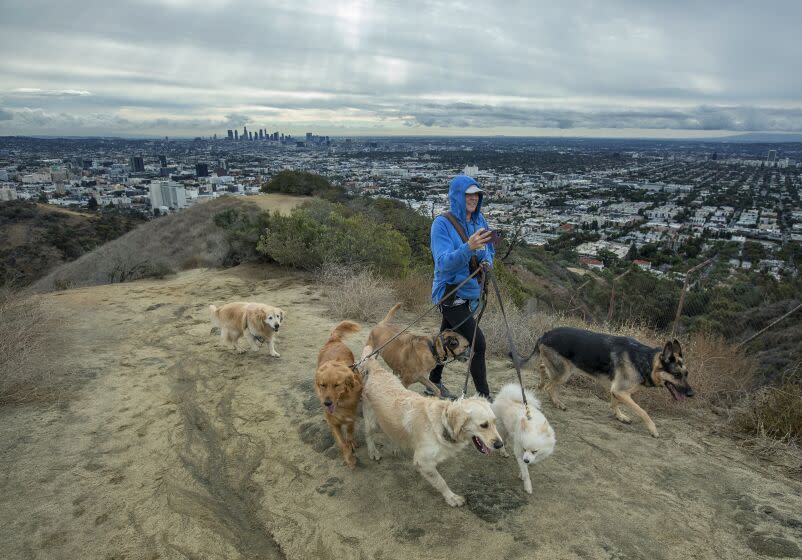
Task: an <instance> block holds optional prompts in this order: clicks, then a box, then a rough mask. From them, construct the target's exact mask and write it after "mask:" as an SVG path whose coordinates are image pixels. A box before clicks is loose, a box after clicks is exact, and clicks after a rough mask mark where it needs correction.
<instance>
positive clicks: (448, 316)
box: [429, 302, 490, 397]
mask: <svg viewBox="0 0 802 560" xmlns="http://www.w3.org/2000/svg"><path fill="white" fill-rule="evenodd" d="M440 310H441V311H442V313H443V321H442V322H441V323H440V330H441V331H443V330H445V329H450V328H452V325H459V324H460V323H462V324H461V325H460V326H459V327H458V328H457V329H455V330H456V331H457V332H458V333H460V334H461V335H462V336H464V337H465V338H467V339H468V342H469V343H470V342H471V339H472V338H473V329H474V327H475V326H476V320H475V319H474V318H473V317H470V318H469V319H468V320H465V318H466V317H468V316H469V315H470V314H471V311H470V308H469V306H468V303H467V302H466V303H463V304H462V305H455V306H445V305H443V306H440ZM463 321H465V322H464V323H463ZM471 377H472V378H473V386H474V387H476V392H477V393H479V394H480V395H482V396H485V397H490V388H489V387H488V386H487V369H486V367H485V335H484V334H482V329H477V330H476V341H475V342H474V346H473V360H472V361H471ZM442 378H443V366H442V365H440V366H436V367H435V368H434V369H433V370H432V371H431V373H430V374H429V380H430V381H431V382H432V383H435V384H437V383H440V381H441V380H442Z"/></svg>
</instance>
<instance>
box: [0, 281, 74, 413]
mask: <svg viewBox="0 0 802 560" xmlns="http://www.w3.org/2000/svg"><path fill="white" fill-rule="evenodd" d="M0 317H2V321H0V404H2V403H9V402H26V401H34V400H40V399H44V398H47V397H48V396H52V395H53V394H54V393H55V392H56V390H57V387H58V382H59V376H58V375H57V373H56V367H55V365H54V363H55V362H54V361H53V360H52V359H50V358H51V357H52V356H50V354H51V353H52V352H51V351H52V349H53V348H59V349H63V347H64V345H63V343H64V341H63V340H61V339H60V337H59V334H58V333H59V331H58V329H55V328H53V325H54V324H58V322H59V320H58V318H57V317H55V316H54V314H53V311H52V309H50V308H49V307H47V306H45V305H44V304H43V303H42V301H41V300H40V299H39V298H38V297H36V296H28V297H24V296H22V295H21V294H20V293H18V292H13V291H11V290H8V289H0Z"/></svg>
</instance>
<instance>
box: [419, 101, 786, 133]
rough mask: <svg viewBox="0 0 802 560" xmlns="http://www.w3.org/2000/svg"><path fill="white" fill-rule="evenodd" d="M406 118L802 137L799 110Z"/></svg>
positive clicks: (434, 112) (424, 113) (473, 109)
mask: <svg viewBox="0 0 802 560" xmlns="http://www.w3.org/2000/svg"><path fill="white" fill-rule="evenodd" d="M405 115H406V119H405V122H406V124H407V126H424V127H446V128H477V129H481V128H495V127H531V128H557V129H571V128H585V129H600V128H604V129H617V128H640V129H671V130H732V131H759V130H770V131H794V132H798V131H802V108H801V109H772V108H763V107H712V106H698V107H694V108H690V109H684V110H679V109H670V108H665V109H660V110H640V111H639V110H630V111H627V110H624V111H621V110H596V111H578V110H565V109H539V108H533V109H526V108H520V107H508V106H491V105H473V104H470V103H454V104H448V105H436V104H426V105H412V106H408V107H407V108H406V111H405Z"/></svg>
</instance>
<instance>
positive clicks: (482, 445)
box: [471, 436, 490, 455]
mask: <svg viewBox="0 0 802 560" xmlns="http://www.w3.org/2000/svg"><path fill="white" fill-rule="evenodd" d="M471 439H472V440H473V444H474V445H475V446H476V449H478V450H479V452H480V453H484V454H485V455H487V454H488V453H490V449H489V448H488V447H487V446H486V445H485V442H483V441H482V440H481V439H480V438H478V437H476V436H473V437H472V438H471Z"/></svg>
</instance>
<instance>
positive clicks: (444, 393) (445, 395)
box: [423, 383, 457, 401]
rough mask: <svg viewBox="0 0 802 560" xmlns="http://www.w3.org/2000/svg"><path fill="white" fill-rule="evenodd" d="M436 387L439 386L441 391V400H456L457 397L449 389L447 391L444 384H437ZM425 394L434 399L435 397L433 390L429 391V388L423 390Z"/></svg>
mask: <svg viewBox="0 0 802 560" xmlns="http://www.w3.org/2000/svg"><path fill="white" fill-rule="evenodd" d="M435 386H437V388H438V389H440V398H441V399H448V400H450V401H453V400H455V399H456V398H457V397H455V396H454V395H452V394H451V391H449V390H448V389H446V386H445V385H443V384H442V383H435ZM423 394H424V395H427V396H429V397H433V396H434V393H433V392H432V390H431V389H429V388H428V387H426V388H425V389H424V390H423Z"/></svg>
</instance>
